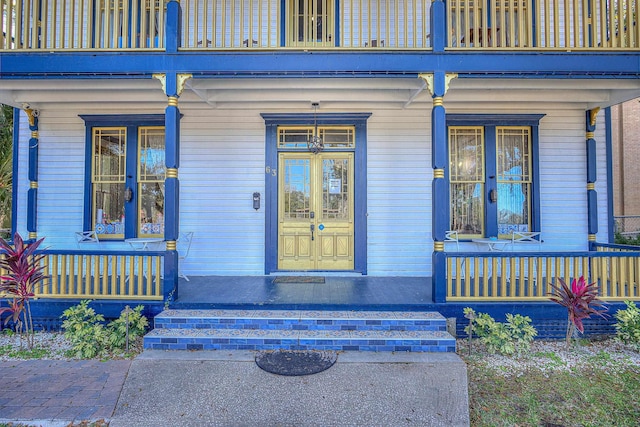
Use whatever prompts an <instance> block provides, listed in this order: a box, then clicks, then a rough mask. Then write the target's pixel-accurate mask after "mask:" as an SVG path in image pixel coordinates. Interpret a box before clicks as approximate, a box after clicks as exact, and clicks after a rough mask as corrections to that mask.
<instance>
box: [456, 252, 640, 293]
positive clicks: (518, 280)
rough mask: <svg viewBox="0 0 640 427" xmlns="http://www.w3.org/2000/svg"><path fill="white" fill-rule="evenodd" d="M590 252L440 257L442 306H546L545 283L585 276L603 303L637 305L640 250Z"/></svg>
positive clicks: (547, 289) (495, 253)
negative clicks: (536, 303) (542, 303)
mask: <svg viewBox="0 0 640 427" xmlns="http://www.w3.org/2000/svg"><path fill="white" fill-rule="evenodd" d="M593 246H594V248H595V249H596V250H595V251H589V252H566V253H558V252H484V253H481V252H478V253H464V252H457V253H445V257H446V288H447V289H446V300H447V301H543V300H544V301H546V300H548V297H549V293H550V292H551V291H552V289H551V286H550V284H551V283H557V282H556V280H557V278H562V279H563V280H564V281H565V282H567V283H569V282H570V281H571V280H573V279H574V278H577V277H580V276H584V277H585V279H586V280H588V282H589V283H594V282H595V283H597V284H598V287H599V289H600V294H601V297H602V299H603V300H605V301H625V300H640V248H638V247H634V246H621V245H608V244H594V245H593Z"/></svg>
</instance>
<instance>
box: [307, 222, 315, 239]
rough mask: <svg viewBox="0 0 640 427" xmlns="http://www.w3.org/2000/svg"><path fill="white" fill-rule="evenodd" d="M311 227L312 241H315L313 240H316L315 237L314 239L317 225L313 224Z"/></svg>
mask: <svg viewBox="0 0 640 427" xmlns="http://www.w3.org/2000/svg"><path fill="white" fill-rule="evenodd" d="M309 228H311V241H313V240H314V239H313V232H314V231H315V229H316V226H315V225H313V224H311V226H310V227H309Z"/></svg>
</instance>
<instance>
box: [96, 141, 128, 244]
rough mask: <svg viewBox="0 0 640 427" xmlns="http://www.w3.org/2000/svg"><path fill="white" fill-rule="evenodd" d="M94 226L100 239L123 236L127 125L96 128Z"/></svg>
mask: <svg viewBox="0 0 640 427" xmlns="http://www.w3.org/2000/svg"><path fill="white" fill-rule="evenodd" d="M92 142H93V144H92V145H93V147H92V153H93V159H92V165H91V166H92V170H91V187H92V195H91V196H92V197H91V200H92V201H93V209H92V215H91V218H92V224H93V229H94V230H95V231H96V233H97V234H98V235H100V237H101V238H104V237H106V238H116V237H123V236H124V182H125V165H126V128H93V138H92Z"/></svg>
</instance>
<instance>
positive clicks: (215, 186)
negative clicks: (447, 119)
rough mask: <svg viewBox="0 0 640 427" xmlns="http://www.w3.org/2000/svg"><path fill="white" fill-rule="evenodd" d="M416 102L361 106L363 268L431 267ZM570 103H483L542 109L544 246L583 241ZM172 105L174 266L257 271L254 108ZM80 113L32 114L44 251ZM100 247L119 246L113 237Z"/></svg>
mask: <svg viewBox="0 0 640 427" xmlns="http://www.w3.org/2000/svg"><path fill="white" fill-rule="evenodd" d="M514 96H516V95H514ZM416 105H419V106H416V107H411V108H407V109H382V108H378V109H370V110H367V112H371V113H372V115H371V117H370V118H369V121H368V128H367V132H368V141H367V182H368V188H367V199H368V207H367V213H368V218H367V221H368V229H367V239H368V259H367V263H368V273H369V274H370V275H374V276H375V275H377V276H391V275H401V276H426V275H430V274H431V254H432V250H433V242H432V238H431V203H432V202H431V180H432V168H431V123H430V122H431V119H430V115H431V112H430V105H429V106H427V105H426V104H416ZM575 105H576V104H549V105H545V106H544V108H537V107H536V109H535V110H533V111H532V110H531V109H522V110H514V109H492V110H490V111H489V110H487V111H483V112H485V113H505V114H517V113H523V114H524V113H544V114H545V117H544V118H543V119H542V120H541V122H540V151H539V153H538V154H539V164H540V174H541V180H540V193H541V221H542V232H543V237H544V245H543V250H545V251H556V250H558V251H572V250H586V249H587V202H586V150H585V115H584V114H585V113H584V110H582V109H581V108H577V107H576V106H575ZM448 111H449V112H455V113H461V112H470V111H462V110H459V109H458V110H456V109H455V108H451V109H449V110H448ZM144 112H145V113H149V112H151V111H144ZM181 112H182V114H183V115H184V116H183V119H182V121H181V138H182V141H181V160H180V169H179V178H180V183H181V193H180V208H181V213H180V227H181V230H182V231H194V232H195V237H194V241H193V246H192V250H191V253H190V256H189V258H188V260H187V262H186V263H185V265H184V269H185V272H186V273H187V274H190V275H260V274H263V272H264V251H265V249H264V242H265V235H264V228H265V226H264V221H265V202H266V200H265V194H264V188H265V157H264V148H265V147H264V144H265V130H264V121H263V119H262V117H260V112H261V111H260V110H258V109H255V110H239V109H238V110H221V109H189V108H183V109H181ZM280 112H284V111H280ZM476 112H477V111H476ZM81 113H87V111H69V110H63V109H46V110H44V111H42V112H41V115H40V146H39V150H40V153H39V154H40V162H39V200H38V235H39V236H40V237H46V243H45V245H46V246H49V247H52V248H55V249H60V248H64V247H67V248H75V242H74V237H73V232H74V231H76V230H80V229H81V228H82V215H83V209H84V170H85V169H84V168H85V165H84V158H85V126H84V122H83V121H82V120H81V119H80V118H79V117H78V114H81ZM91 113H96V114H97V113H100V112H99V111H91ZM120 113H122V112H120ZM132 113H135V114H139V113H143V112H142V111H132ZM599 121H602V118H600V117H599ZM21 133H22V138H21V142H20V154H19V155H20V163H21V167H22V169H21V171H20V175H19V177H18V180H17V183H18V187H19V198H18V207H19V211H20V212H19V214H18V230H19V231H20V232H21V233H22V234H23V235H26V234H27V232H26V221H25V219H26V193H27V190H28V187H29V183H28V180H27V175H26V174H27V166H26V165H27V163H28V162H27V141H28V137H29V134H30V132H29V131H28V124H27V120H26V117H25V116H24V115H23V116H22V120H21ZM596 138H597V140H598V141H599V143H598V161H599V165H598V182H597V186H596V188H597V190H598V196H599V197H598V210H599V221H600V232H599V234H598V240H599V241H606V220H607V219H606V170H605V162H604V159H605V151H604V150H605V147H604V126H603V125H599V127H598V130H597V132H596ZM256 191H257V192H260V193H261V195H262V201H263V203H262V206H261V208H260V210H259V211H255V210H254V209H253V207H252V197H251V196H252V193H253V192H256ZM468 246H469V249H471V247H470V244H469V245H468ZM109 247H113V248H116V247H120V248H123V249H128V247H127V246H126V245H125V244H124V243H122V242H117V243H116V242H114V243H111V244H109ZM463 248H464V245H463ZM474 249H475V248H474Z"/></svg>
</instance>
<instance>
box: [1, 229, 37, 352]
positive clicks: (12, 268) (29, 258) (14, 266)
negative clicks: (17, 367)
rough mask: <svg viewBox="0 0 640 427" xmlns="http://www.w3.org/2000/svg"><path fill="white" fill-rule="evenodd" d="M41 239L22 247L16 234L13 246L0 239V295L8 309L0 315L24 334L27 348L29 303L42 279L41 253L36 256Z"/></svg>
mask: <svg viewBox="0 0 640 427" xmlns="http://www.w3.org/2000/svg"><path fill="white" fill-rule="evenodd" d="M43 240H44V239H40V240H37V241H35V242H33V243H30V244H26V243H25V242H24V241H23V240H22V237H21V236H20V234H18V233H16V234H15V235H14V237H13V246H12V245H10V244H9V243H7V242H6V241H5V240H4V239H0V250H1V251H2V253H0V269H2V271H1V274H0V295H2V297H3V298H6V299H7V302H8V304H9V307H0V316H2V315H3V314H4V313H9V316H7V318H6V319H5V320H4V324H5V325H6V324H8V323H9V322H10V321H13V323H14V325H15V327H16V332H18V333H19V334H20V336H22V335H23V334H25V335H26V338H27V345H28V347H29V348H30V349H31V348H33V344H34V337H33V319H32V317H31V306H30V304H29V301H30V300H31V299H32V298H34V297H35V295H36V290H37V287H38V286H41V285H42V284H43V282H44V281H45V279H46V276H45V275H44V272H43V270H44V265H43V263H42V259H43V258H44V255H43V254H39V253H36V250H37V249H38V246H40V244H41V243H42V241H43Z"/></svg>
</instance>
